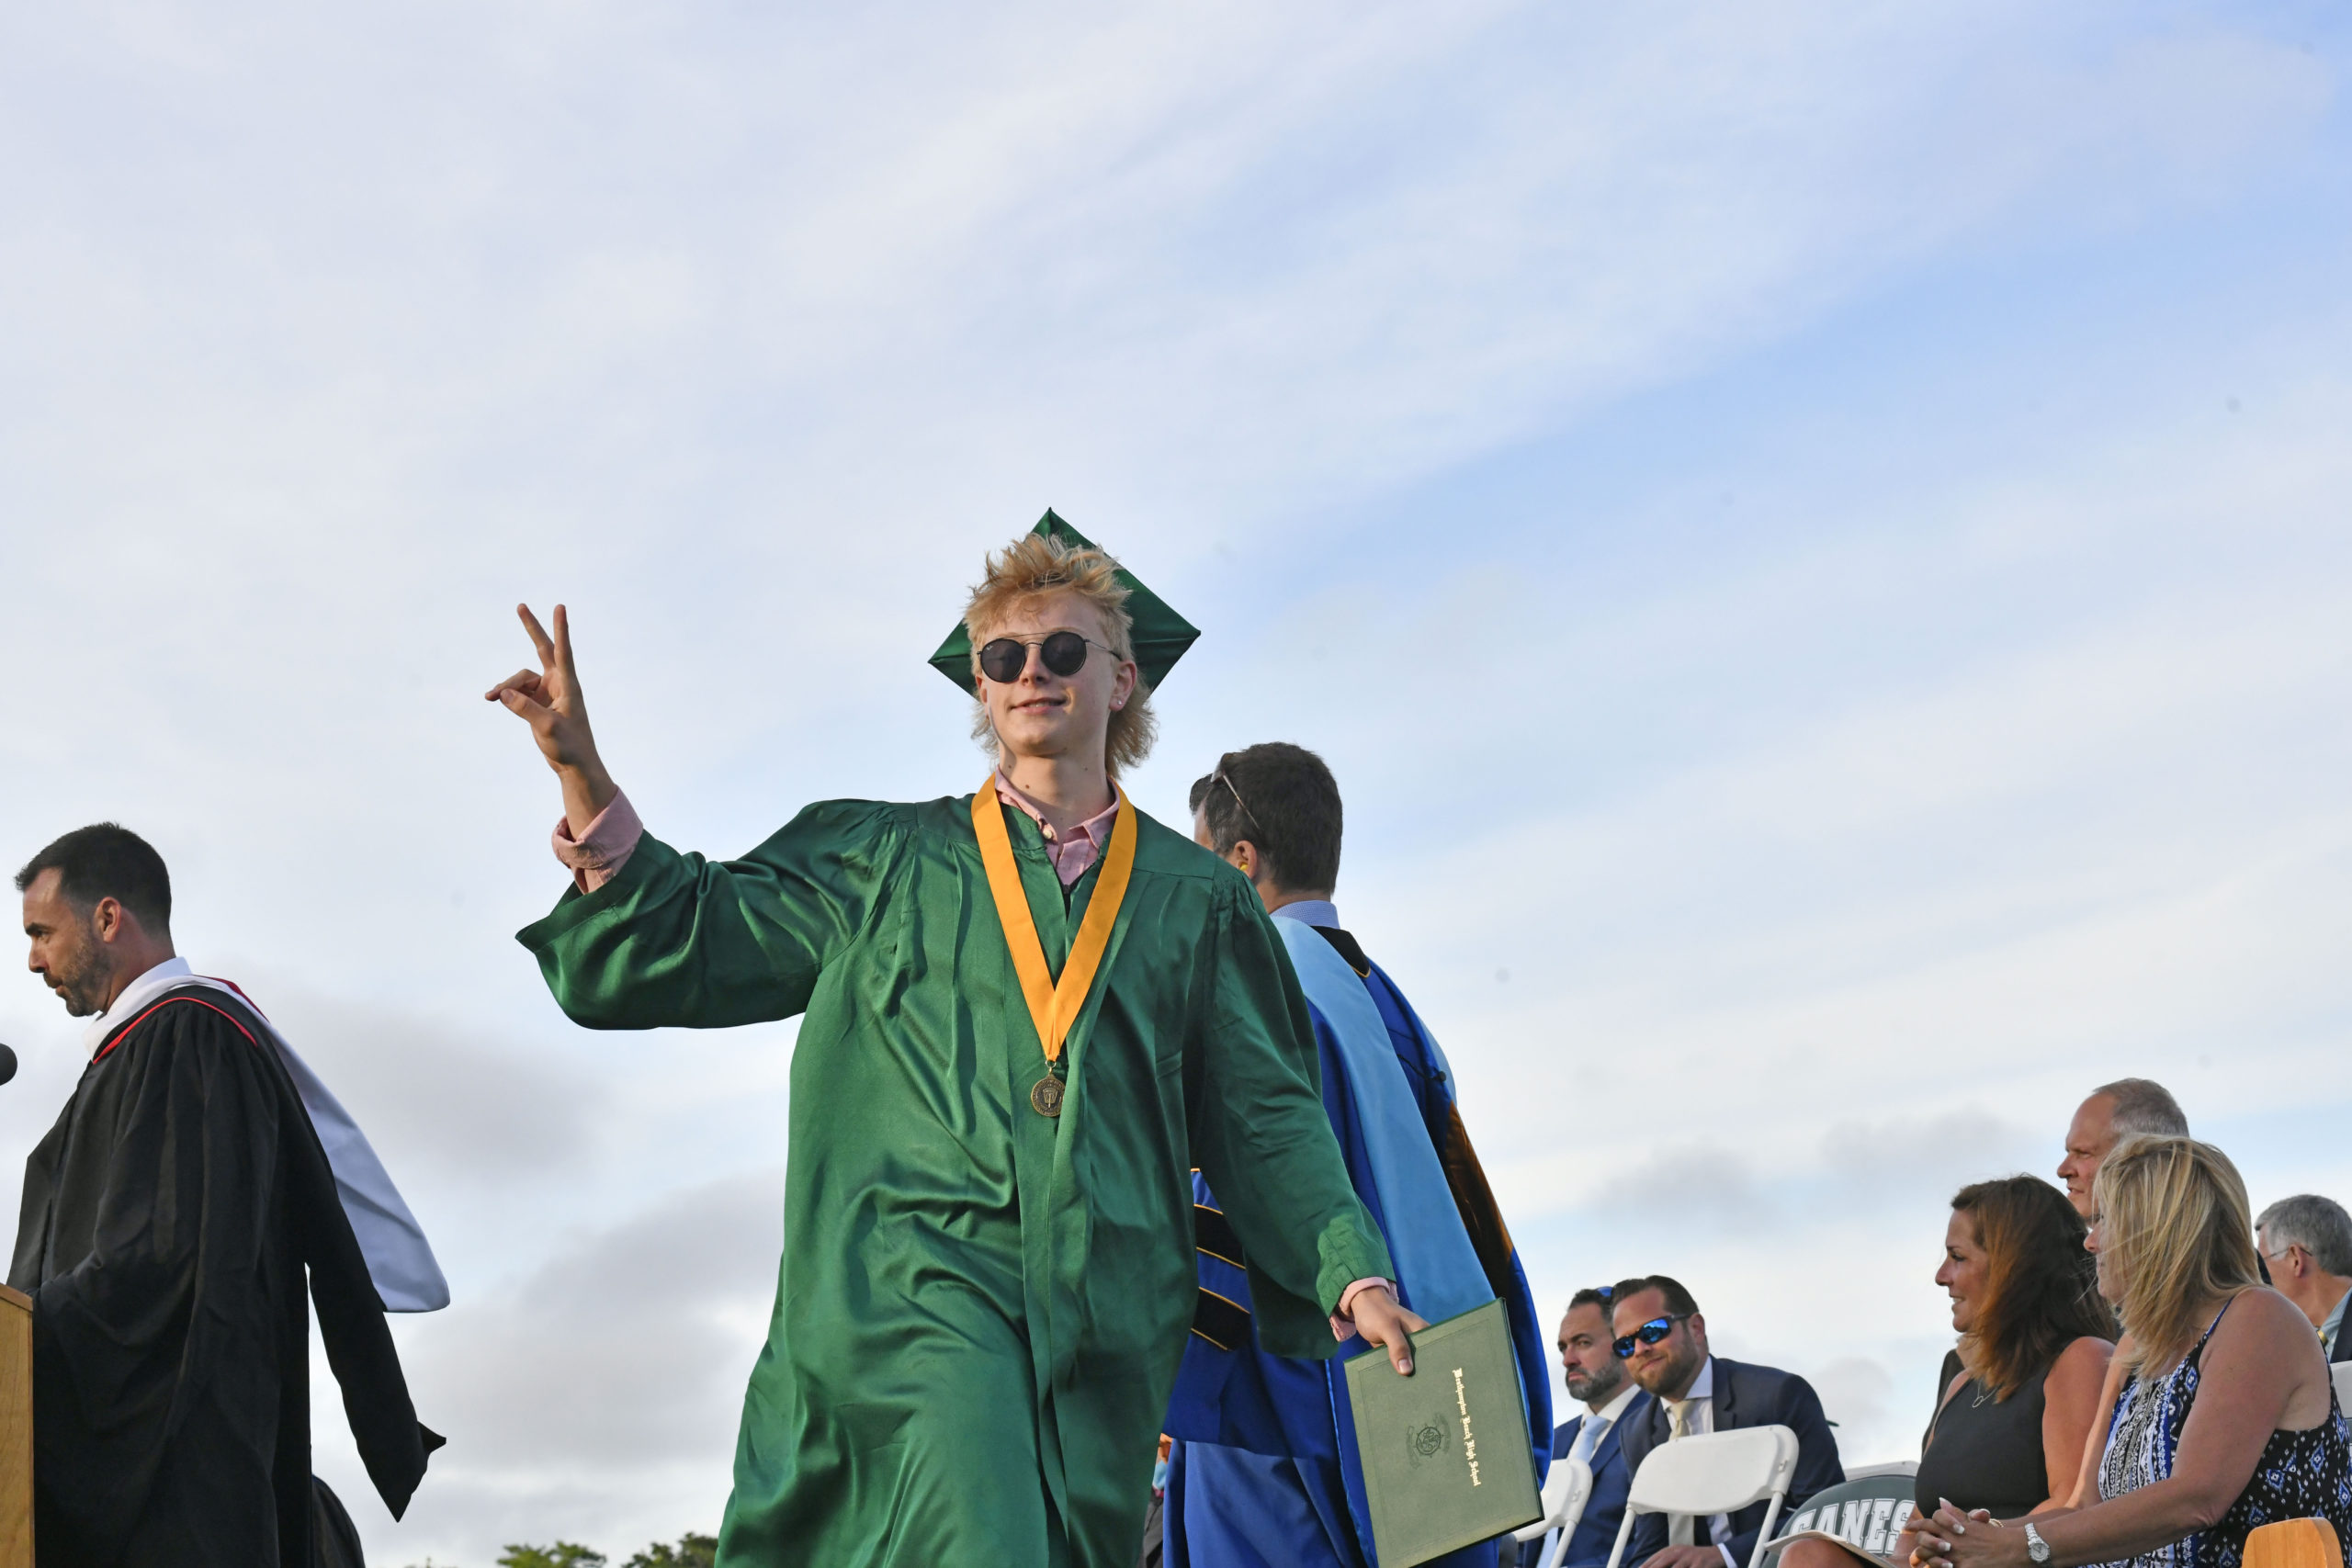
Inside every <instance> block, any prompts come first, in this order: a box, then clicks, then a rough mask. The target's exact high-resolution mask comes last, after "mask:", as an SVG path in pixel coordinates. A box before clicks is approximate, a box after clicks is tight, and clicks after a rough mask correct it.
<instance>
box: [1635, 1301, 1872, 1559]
mask: <svg viewBox="0 0 2352 1568" xmlns="http://www.w3.org/2000/svg"><path fill="white" fill-rule="evenodd" d="M1612 1293H1613V1297H1614V1300H1613V1303H1612V1305H1611V1320H1612V1323H1613V1325H1614V1326H1615V1328H1616V1331H1617V1339H1616V1344H1615V1349H1616V1352H1617V1354H1618V1355H1619V1356H1621V1357H1623V1358H1624V1359H1625V1368H1626V1371H1630V1372H1631V1373H1633V1376H1634V1382H1637V1383H1639V1384H1641V1385H1642V1388H1643V1389H1644V1391H1645V1392H1646V1393H1648V1394H1649V1395H1650V1404H1649V1408H1648V1409H1647V1410H1646V1411H1645V1412H1644V1416H1645V1419H1643V1420H1640V1421H1635V1422H1630V1423H1628V1424H1627V1426H1626V1428H1625V1432H1624V1435H1623V1450H1624V1456H1625V1463H1626V1466H1627V1468H1628V1469H1629V1470H1630V1471H1633V1472H1639V1471H1640V1469H1641V1468H1642V1461H1643V1460H1645V1459H1646V1458H1648V1457H1649V1452H1650V1450H1652V1449H1655V1448H1657V1446H1658V1445H1659V1444H1660V1443H1666V1442H1671V1441H1672V1440H1673V1439H1674V1438H1677V1437H1682V1436H1694V1437H1695V1436H1698V1435H1700V1434H1702V1433H1706V1432H1731V1431H1736V1430H1738V1429H1739V1428H1741V1427H1788V1428H1789V1429H1790V1430H1791V1431H1792V1432H1794V1433H1795V1434H1796V1435H1797V1469H1796V1474H1795V1476H1794V1477H1793V1478H1792V1479H1791V1481H1790V1483H1789V1495H1788V1498H1787V1500H1786V1501H1785V1502H1784V1503H1783V1504H1782V1505H1781V1517H1783V1518H1786V1517H1788V1516H1789V1514H1791V1513H1792V1512H1794V1511H1795V1510H1796V1509H1798V1508H1800V1507H1802V1506H1804V1501H1805V1499H1806V1498H1808V1497H1810V1496H1812V1495H1814V1494H1815V1493H1816V1492H1819V1491H1821V1490H1822V1489H1823V1488H1825V1487H1829V1486H1835V1485H1837V1484H1838V1483H1839V1482H1841V1481H1843V1480H1845V1479H1846V1472H1845V1469H1844V1468H1843V1467H1842V1466H1841V1465H1839V1463H1838V1439H1837V1438H1836V1437H1834V1436H1832V1435H1831V1433H1830V1430H1829V1419H1828V1417H1827V1416H1824V1415H1823V1414H1822V1413H1821V1396H1820V1395H1818V1394H1816V1393H1814V1392H1813V1385H1812V1384H1811V1383H1809V1382H1805V1381H1804V1379H1803V1378H1801V1377H1799V1376H1797V1375H1796V1374H1795V1373H1794V1372H1784V1371H1781V1370H1780V1369H1779V1368H1778V1367H1758V1366H1753V1365H1750V1364H1749V1363H1747V1362H1746V1361H1727V1360H1724V1359H1723V1358H1722V1357H1720V1356H1713V1355H1710V1354H1709V1353H1708V1351H1707V1320H1706V1319H1705V1318H1704V1317H1702V1316H1701V1315H1700V1313H1699V1303H1696V1302H1694V1301H1692V1300H1691V1292H1688V1291H1686V1290H1684V1289H1683V1288H1682V1287H1681V1286H1680V1285H1679V1284H1678V1283H1676V1282H1675V1281H1674V1280H1669V1279H1668V1278H1667V1277H1666V1276H1665V1275H1663V1274H1652V1275H1650V1276H1649V1277H1648V1278H1646V1279H1641V1280H1623V1281H1622V1282H1620V1283H1619V1284H1618V1285H1617V1286H1616V1287H1615V1290H1614V1292H1612ZM1766 1506H1767V1505H1765V1504H1763V1503H1750V1504H1749V1505H1748V1506H1747V1507H1745V1508H1742V1509H1740V1510H1739V1511H1738V1512H1737V1513H1735V1514H1716V1515H1714V1516H1713V1517H1710V1518H1697V1519H1690V1520H1688V1521H1687V1523H1684V1524H1683V1525H1682V1526H1681V1528H1679V1529H1678V1528H1677V1524H1676V1522H1675V1517H1674V1516H1670V1515H1667V1514H1644V1515H1643V1516H1642V1517H1641V1518H1640V1519H1639V1520H1638V1521H1637V1522H1636V1523H1635V1524H1634V1533H1633V1536H1632V1538H1631V1539H1630V1540H1627V1541H1626V1542H1625V1562H1624V1568H1747V1563H1748V1560H1749V1558H1750V1557H1751V1556H1753V1555H1754V1553H1755V1551H1756V1541H1757V1538H1758V1535H1759V1534H1760V1533H1761V1531H1762V1529H1763V1527H1764V1510H1765V1507H1766ZM1778 1528H1779V1527H1778V1526H1777V1525H1776V1526H1775V1527H1774V1529H1778Z"/></svg>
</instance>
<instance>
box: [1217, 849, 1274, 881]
mask: <svg viewBox="0 0 2352 1568" xmlns="http://www.w3.org/2000/svg"><path fill="white" fill-rule="evenodd" d="M1225 858H1226V859H1227V861H1229V862H1231V863H1233V864H1234V865H1236V866H1238V867H1239V868H1240V870H1241V874H1242V875H1244V876H1246V877H1249V878H1250V880H1251V881H1253V882H1254V881H1256V880H1257V876H1258V873H1259V872H1260V871H1261V870H1262V869H1263V868H1264V866H1265V863H1266V857H1265V856H1263V855H1261V854H1260V853H1259V852H1258V846H1257V845H1255V844H1253V843H1251V842H1250V840H1247V839H1236V840H1233V847H1232V848H1231V849H1229V850H1227V851H1226V852H1225Z"/></svg>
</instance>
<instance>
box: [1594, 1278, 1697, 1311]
mask: <svg viewBox="0 0 2352 1568" xmlns="http://www.w3.org/2000/svg"><path fill="white" fill-rule="evenodd" d="M1644 1291H1656V1292H1657V1293H1658V1294H1659V1295H1661V1296H1664V1297H1665V1298H1666V1310H1667V1311H1668V1313H1670V1314H1673V1315H1674V1316H1676V1317H1690V1316H1692V1315H1694V1314H1696V1313H1697V1312H1698V1310H1699V1303H1697V1302H1694V1301H1692V1300H1691V1292H1688V1291H1686V1290H1684V1289H1683V1288H1682V1281H1681V1280H1676V1279H1673V1278H1670V1277H1669V1276H1668V1275H1665V1274H1643V1275H1639V1276H1637V1277H1635V1278H1634V1279H1631V1280H1618V1281H1617V1283H1616V1284H1614V1285H1612V1286H1611V1287H1610V1295H1611V1301H1612V1303H1613V1302H1622V1301H1623V1300H1624V1299H1625V1298H1626V1297H1627V1296H1637V1295H1639V1294H1641V1293H1642V1292H1644ZM1610 1310H1611V1312H1614V1311H1615V1310H1616V1308H1615V1307H1614V1306H1613V1305H1612V1306H1611V1308H1610Z"/></svg>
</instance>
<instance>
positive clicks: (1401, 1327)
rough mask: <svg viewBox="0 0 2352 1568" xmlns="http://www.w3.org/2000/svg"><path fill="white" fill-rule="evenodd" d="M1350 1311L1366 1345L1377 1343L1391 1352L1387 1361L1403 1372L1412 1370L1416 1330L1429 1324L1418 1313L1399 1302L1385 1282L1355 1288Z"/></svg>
mask: <svg viewBox="0 0 2352 1568" xmlns="http://www.w3.org/2000/svg"><path fill="white" fill-rule="evenodd" d="M1349 1312H1350V1314H1351V1316H1352V1317H1353V1318H1354V1319H1355V1325H1356V1332H1357V1333H1358V1334H1359V1335H1361V1336H1363V1342H1364V1343H1365V1344H1367V1345H1376V1346H1378V1347H1379V1348H1381V1349H1383V1350H1385V1351H1387V1352H1388V1364H1389V1365H1390V1366H1393V1367H1395V1368H1396V1369H1397V1372H1398V1374H1399V1375H1401V1376H1410V1375H1411V1373H1412V1371H1413V1341H1412V1338H1411V1336H1412V1335H1413V1334H1414V1333H1416V1332H1418V1331H1419V1330H1420V1329H1424V1328H1427V1327H1428V1326H1429V1324H1428V1322H1427V1321H1426V1320H1425V1319H1423V1318H1422V1317H1421V1316H1420V1315H1419V1314H1417V1313H1415V1312H1413V1311H1411V1310H1409V1309H1408V1308H1406V1307H1403V1306H1399V1305H1398V1304H1397V1298H1396V1297H1394V1296H1392V1295H1390V1294H1389V1293H1388V1288H1387V1287H1386V1286H1385V1285H1367V1286H1365V1287H1364V1288H1363V1290H1361V1291H1358V1292H1356V1296H1355V1300H1354V1301H1352V1302H1351V1303H1349Z"/></svg>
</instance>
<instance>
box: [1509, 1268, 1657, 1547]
mask: <svg viewBox="0 0 2352 1568" xmlns="http://www.w3.org/2000/svg"><path fill="white" fill-rule="evenodd" d="M1611 1290H1612V1287H1611V1286H1608V1285H1603V1286H1600V1288H1599V1289H1597V1290H1583V1291H1578V1292H1577V1293H1576V1294H1575V1295H1573V1296H1571V1297H1569V1298H1568V1312H1567V1315H1566V1316H1565V1317H1563V1318H1562V1319H1560V1340H1559V1345H1560V1364H1561V1366H1562V1367H1563V1368H1564V1369H1566V1372H1567V1382H1568V1397H1569V1398H1571V1399H1576V1400H1580V1401H1582V1402H1583V1404H1584V1411H1583V1413H1582V1414H1580V1415H1577V1416H1570V1417H1568V1419H1566V1421H1563V1422H1561V1423H1560V1426H1559V1428H1558V1429H1557V1430H1556V1431H1555V1432H1554V1433H1553V1434H1552V1461H1553V1462H1554V1463H1555V1464H1557V1463H1558V1462H1559V1461H1562V1460H1565V1459H1579V1460H1582V1461H1584V1463H1585V1468H1587V1469H1588V1470H1589V1471H1591V1472H1592V1492H1591V1494H1590V1495H1589V1496H1588V1497H1587V1498H1586V1499H1585V1505H1584V1513H1583V1514H1582V1515H1581V1516H1580V1517H1578V1518H1577V1528H1576V1529H1575V1531H1574V1532H1573V1533H1571V1534H1570V1535H1569V1537H1568V1550H1567V1551H1566V1554H1565V1555H1564V1556H1562V1557H1561V1559H1560V1562H1561V1563H1562V1564H1563V1565H1564V1568H1602V1565H1603V1564H1606V1563H1607V1562H1608V1561H1609V1552H1610V1549H1611V1548H1612V1547H1614V1546H1615V1545H1616V1544H1617V1527H1618V1526H1619V1525H1621V1524H1623V1522H1624V1518H1625V1494H1626V1492H1627V1491H1628V1490H1629V1489H1630V1488H1631V1487H1632V1486H1633V1484H1634V1472H1633V1471H1632V1470H1630V1469H1629V1468H1627V1466H1626V1463H1625V1453H1624V1448H1623V1440H1622V1429H1623V1428H1624V1427H1630V1426H1634V1425H1638V1424H1639V1423H1640V1422H1641V1421H1642V1420H1644V1419H1645V1417H1646V1416H1648V1413H1649V1404H1650V1396H1649V1395H1648V1394H1646V1393H1643V1392H1642V1390H1641V1385H1640V1384H1638V1383H1636V1382H1634V1380H1633V1378H1632V1377H1631V1376H1630V1375H1628V1373H1627V1372H1626V1371H1625V1363H1624V1362H1623V1360H1621V1359H1618V1356H1617V1351H1616V1349H1615V1348H1614V1347H1613V1345H1612V1343H1611V1341H1612V1340H1613V1339H1614V1338H1615V1336H1616V1331H1615V1330H1614V1329H1613V1328H1611V1326H1610V1322H1609V1298H1610V1295H1611ZM1551 1547H1552V1538H1551V1537H1550V1536H1549V1535H1546V1536H1544V1538H1543V1539H1542V1540H1532V1541H1529V1542H1527V1543H1526V1544H1525V1545H1523V1546H1521V1548H1520V1551H1519V1561H1520V1562H1521V1568H1534V1565H1535V1564H1537V1563H1539V1562H1543V1561H1544V1553H1545V1552H1547V1551H1550V1550H1551Z"/></svg>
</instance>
